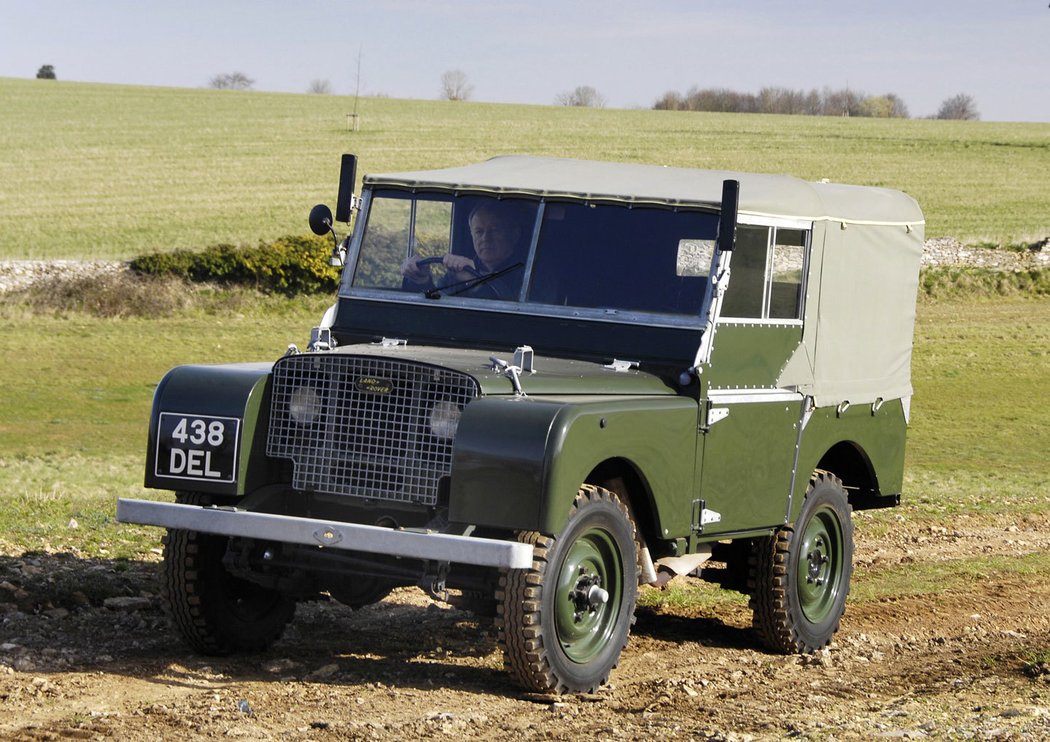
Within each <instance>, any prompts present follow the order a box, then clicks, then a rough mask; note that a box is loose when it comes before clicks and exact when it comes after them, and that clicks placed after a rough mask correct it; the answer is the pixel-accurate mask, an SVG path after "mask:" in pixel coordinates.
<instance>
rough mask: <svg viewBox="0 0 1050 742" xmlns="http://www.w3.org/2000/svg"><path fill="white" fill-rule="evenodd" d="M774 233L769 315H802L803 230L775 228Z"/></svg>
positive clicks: (804, 251)
mask: <svg viewBox="0 0 1050 742" xmlns="http://www.w3.org/2000/svg"><path fill="white" fill-rule="evenodd" d="M773 236H774V239H773V252H772V255H771V259H770V269H769V313H768V317H769V318H770V319H801V318H802V281H803V276H804V275H805V269H806V233H805V232H804V231H802V230H801V229H775V230H773ZM730 283H732V280H730Z"/></svg>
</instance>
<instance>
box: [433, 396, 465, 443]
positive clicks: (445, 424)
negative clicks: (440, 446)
mask: <svg viewBox="0 0 1050 742" xmlns="http://www.w3.org/2000/svg"><path fill="white" fill-rule="evenodd" d="M461 414H462V410H460V409H459V405H457V404H455V403H454V402H448V401H443V402H438V403H437V404H435V405H434V406H433V407H431V408H430V432H431V433H433V434H434V435H436V436H437V437H438V438H454V437H455V435H456V428H458V427H459V416H460V415H461Z"/></svg>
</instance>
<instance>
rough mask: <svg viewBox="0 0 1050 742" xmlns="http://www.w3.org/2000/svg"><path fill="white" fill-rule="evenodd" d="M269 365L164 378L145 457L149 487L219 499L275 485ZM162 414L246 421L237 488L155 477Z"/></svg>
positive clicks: (195, 369)
mask: <svg viewBox="0 0 1050 742" xmlns="http://www.w3.org/2000/svg"><path fill="white" fill-rule="evenodd" d="M271 368H272V364H270V363H246V364H230V365H221V366H178V367H176V368H174V369H172V370H171V371H169V372H168V373H167V375H165V377H164V378H163V379H162V380H161V382H160V384H158V385H157V390H156V392H155V393H154V395H153V412H152V415H151V416H150V429H149V444H148V448H147V452H146V478H145V485H146V486H147V487H155V488H158V489H172V490H174V489H178V490H187V489H192V490H194V491H197V492H204V493H207V494H215V495H243V494H246V493H247V492H251V491H252V490H254V489H256V488H258V487H261V486H263V485H265V484H268V483H271V482H273V481H276V478H277V471H278V464H277V463H276V462H274V461H271V460H269V459H267V458H266V456H265V449H266V422H265V416H266V414H267V409H268V404H267V401H268V398H269V394H268V389H267V380H268V379H269V376H270V369H271ZM161 412H173V413H182V414H186V415H215V416H220V417H234V418H238V419H240V420H241V421H242V423H241V433H240V435H241V439H240V452H239V456H238V476H237V481H236V482H235V483H230V484H221V483H215V482H209V481H206V480H202V479H193V480H187V479H175V478H169V477H157V476H155V475H154V471H155V469H154V463H155V462H154V457H155V454H156V450H157V421H158V419H159V415H160V413H161Z"/></svg>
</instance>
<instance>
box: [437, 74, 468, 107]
mask: <svg viewBox="0 0 1050 742" xmlns="http://www.w3.org/2000/svg"><path fill="white" fill-rule="evenodd" d="M473 93H474V86H473V85H471V84H470V82H469V81H468V80H467V73H466V72H464V71H463V70H448V71H447V72H445V73H444V74H443V75H442V76H441V97H442V98H444V99H445V100H470V96H471V95H473Z"/></svg>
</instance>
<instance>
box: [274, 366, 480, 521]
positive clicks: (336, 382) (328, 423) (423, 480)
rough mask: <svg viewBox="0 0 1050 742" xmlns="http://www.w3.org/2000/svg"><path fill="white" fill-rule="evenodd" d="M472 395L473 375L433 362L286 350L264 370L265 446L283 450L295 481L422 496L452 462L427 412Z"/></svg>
mask: <svg viewBox="0 0 1050 742" xmlns="http://www.w3.org/2000/svg"><path fill="white" fill-rule="evenodd" d="M477 396H478V385H477V382H476V381H475V380H474V379H473V378H471V377H470V376H468V375H466V374H463V373H460V372H457V371H450V370H448V369H445V368H439V367H436V366H426V365H423V364H417V363H408V362H405V361H399V360H390V359H387V358H376V357H371V356H351V355H344V354H341V353H310V354H303V355H299V356H289V357H288V358H284V359H281V360H280V361H279V362H278V363H277V365H276V366H275V367H274V371H273V400H272V402H271V407H270V429H269V434H268V435H267V439H266V453H267V455H269V456H274V457H279V458H286V459H291V460H292V462H293V463H294V474H293V477H292V486H293V487H294V488H296V489H299V490H310V491H313V492H324V493H327V494H335V495H352V496H356V497H369V498H380V499H385V500H399V501H404V502H417V503H423V504H428V505H432V504H434V502H435V501H436V500H437V482H438V479H440V478H441V477H442V476H446V475H448V474H450V473H451V470H452V438H448V437H443V436H438V435H434V434H433V432H432V430H431V421H430V416H431V412H432V410H433V409H434V407H435V405H437V406H438V407H439V410H440V411H453V410H461V409H462V408H463V407H464V406H465V405H466V404H467V403H468V402H470V400H472V399H474V398H475V397H477ZM293 409H295V410H297V417H298V418H299V420H298V421H297V420H296V419H294V418H293V416H292V410H293Z"/></svg>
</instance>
